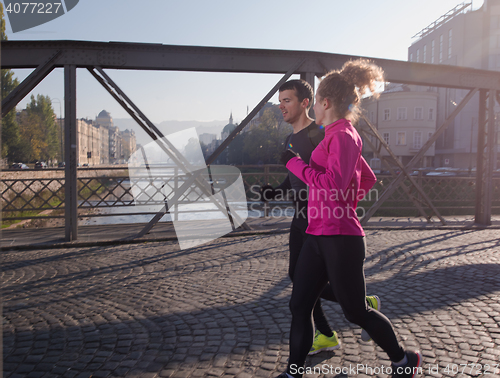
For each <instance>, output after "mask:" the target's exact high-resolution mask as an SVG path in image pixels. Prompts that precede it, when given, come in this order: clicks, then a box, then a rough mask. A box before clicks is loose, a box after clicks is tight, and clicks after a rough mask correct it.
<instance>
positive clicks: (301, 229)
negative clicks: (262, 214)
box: [288, 203, 337, 336]
mask: <svg viewBox="0 0 500 378" xmlns="http://www.w3.org/2000/svg"><path fill="white" fill-rule="evenodd" d="M305 206H306V209H307V203H306V204H305ZM305 214H307V212H305ZM306 216H307V215H306ZM306 229H307V218H305V219H304V218H303V217H298V218H297V217H294V218H293V219H292V224H291V226H290V237H289V242H288V245H289V249H290V263H289V266H288V275H289V276H290V279H291V280H292V282H293V274H294V272H295V266H296V265H297V261H298V259H299V255H300V251H301V250H302V247H303V245H304V242H305V241H306V239H307V237H308V236H309V235H308V234H306ZM321 297H322V298H325V299H328V300H330V301H333V302H337V300H336V299H335V295H334V294H333V291H332V289H331V287H330V285H327V286H326V287H325V289H324V290H323V292H322V293H321ZM313 318H314V324H315V325H316V328H317V329H318V331H320V332H321V333H322V334H323V335H327V336H331V335H332V333H333V330H332V329H331V327H330V325H329V324H328V320H327V319H326V316H325V313H324V311H323V308H322V307H321V298H318V300H317V301H316V304H315V306H314V310H313Z"/></svg>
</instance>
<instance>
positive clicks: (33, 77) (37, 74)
mask: <svg viewBox="0 0 500 378" xmlns="http://www.w3.org/2000/svg"><path fill="white" fill-rule="evenodd" d="M2 44H3V42H2ZM2 53H3V52H2ZM59 55H61V51H59V50H58V51H56V52H54V53H52V54H51V55H50V56H49V57H48V58H46V60H45V61H44V62H42V63H41V64H40V65H39V66H38V67H37V68H36V69H35V70H34V71H33V72H32V73H31V74H29V75H28V77H26V78H25V79H24V80H23V81H22V83H21V84H19V85H18V86H17V87H15V88H14V90H13V91H12V92H10V93H9V95H8V96H7V97H5V99H4V100H3V101H2V117H5V115H6V114H7V113H8V112H10V111H11V110H12V109H14V108H15V107H16V105H17V104H18V103H19V101H21V100H22V99H23V98H24V97H26V96H27V94H28V93H30V92H31V91H32V90H33V88H35V87H36V86H37V85H38V84H39V83H40V82H41V81H42V80H43V79H45V78H46V77H47V75H48V74H50V73H51V72H52V70H53V69H54V68H55V62H56V60H57V58H58V57H59ZM2 68H3V67H2Z"/></svg>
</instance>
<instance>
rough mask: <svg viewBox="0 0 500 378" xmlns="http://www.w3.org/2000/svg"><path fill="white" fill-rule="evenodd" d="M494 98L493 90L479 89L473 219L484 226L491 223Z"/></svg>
mask: <svg viewBox="0 0 500 378" xmlns="http://www.w3.org/2000/svg"><path fill="white" fill-rule="evenodd" d="M495 98H496V95H495V94H494V93H493V91H489V93H487V92H486V91H485V90H481V91H480V94H479V121H478V126H479V129H478V138H477V139H478V140H477V165H476V167H477V168H476V169H477V170H476V213H475V218H474V221H475V223H477V224H480V225H484V226H489V225H491V202H492V199H493V198H492V197H493V167H494V156H495V154H494V151H495V148H496V146H495V141H496V138H495V135H496V131H495V113H494V110H495V108H494V107H495ZM487 103H488V104H487ZM486 115H487V116H486Z"/></svg>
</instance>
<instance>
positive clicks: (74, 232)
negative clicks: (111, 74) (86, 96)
mask: <svg viewBox="0 0 500 378" xmlns="http://www.w3.org/2000/svg"><path fill="white" fill-rule="evenodd" d="M64 115H65V118H64V129H65V133H64V148H65V156H66V167H65V168H64V180H65V181H64V213H65V239H66V241H72V240H76V239H78V200H77V196H78V187H77V184H76V183H77V166H76V164H77V156H76V151H77V126H76V66H74V65H68V66H66V67H64Z"/></svg>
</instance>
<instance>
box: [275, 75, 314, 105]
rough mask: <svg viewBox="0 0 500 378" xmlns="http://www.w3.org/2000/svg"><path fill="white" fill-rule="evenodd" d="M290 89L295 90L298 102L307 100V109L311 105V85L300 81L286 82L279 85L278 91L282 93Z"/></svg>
mask: <svg viewBox="0 0 500 378" xmlns="http://www.w3.org/2000/svg"><path fill="white" fill-rule="evenodd" d="M290 89H292V90H295V93H296V95H297V98H298V99H299V101H300V102H302V101H304V99H305V98H307V99H309V106H308V108H309V107H310V106H311V105H312V100H313V89H312V87H311V84H309V83H308V82H307V81H305V80H302V79H301V80H290V81H287V82H286V83H284V84H282V85H281V87H280V89H279V91H280V92H283V91H286V90H290Z"/></svg>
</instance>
